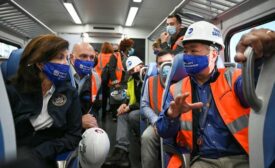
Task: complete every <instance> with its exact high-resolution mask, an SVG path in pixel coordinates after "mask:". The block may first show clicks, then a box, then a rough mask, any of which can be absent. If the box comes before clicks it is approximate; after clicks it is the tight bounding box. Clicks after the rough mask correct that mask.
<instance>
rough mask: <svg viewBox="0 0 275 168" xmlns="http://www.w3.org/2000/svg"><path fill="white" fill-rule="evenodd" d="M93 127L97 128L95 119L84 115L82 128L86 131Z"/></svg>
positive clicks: (89, 115)
mask: <svg viewBox="0 0 275 168" xmlns="http://www.w3.org/2000/svg"><path fill="white" fill-rule="evenodd" d="M94 127H98V125H97V121H96V118H95V117H94V116H93V115H91V114H84V115H83V116H82V128H84V129H88V128H94Z"/></svg>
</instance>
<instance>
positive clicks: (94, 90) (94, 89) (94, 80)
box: [90, 72, 101, 103]
mask: <svg viewBox="0 0 275 168" xmlns="http://www.w3.org/2000/svg"><path fill="white" fill-rule="evenodd" d="M90 79H91V102H92V103H93V102H94V101H95V99H96V96H97V94H98V90H99V88H100V85H101V78H100V77H99V75H98V74H97V73H96V72H92V73H91V78H90ZM99 99H101V95H99Z"/></svg>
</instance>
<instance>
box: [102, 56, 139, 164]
mask: <svg viewBox="0 0 275 168" xmlns="http://www.w3.org/2000/svg"><path fill="white" fill-rule="evenodd" d="M142 67H143V62H142V61H141V60H140V59H139V58H138V57H137V56H130V57H128V58H127V60H126V68H127V72H128V73H129V75H130V78H129V80H128V82H127V96H128V99H127V102H124V103H123V104H122V105H121V106H120V107H119V108H118V110H117V116H118V119H117V132H116V140H117V143H116V145H115V149H114V150H113V152H112V154H111V155H110V156H109V157H108V158H107V161H106V162H105V163H104V166H108V167H112V166H119V167H130V160H129V157H128V153H129V152H128V149H129V144H130V142H129V135H128V132H129V130H130V129H133V131H134V132H135V134H137V135H139V129H140V128H139V120H140V114H139V108H140V105H139V102H140V96H141V87H142V82H141V80H140V70H141V68H142Z"/></svg>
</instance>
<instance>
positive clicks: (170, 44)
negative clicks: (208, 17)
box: [160, 15, 186, 55]
mask: <svg viewBox="0 0 275 168" xmlns="http://www.w3.org/2000/svg"><path fill="white" fill-rule="evenodd" d="M166 25H167V27H166V32H163V33H161V35H160V39H161V44H160V47H161V49H162V50H166V51H171V52H172V53H173V54H174V55H176V54H178V53H180V52H182V50H183V47H182V44H181V41H182V39H183V37H184V34H185V32H186V27H184V28H182V26H181V17H180V16H179V15H169V16H168V17H167V20H166Z"/></svg>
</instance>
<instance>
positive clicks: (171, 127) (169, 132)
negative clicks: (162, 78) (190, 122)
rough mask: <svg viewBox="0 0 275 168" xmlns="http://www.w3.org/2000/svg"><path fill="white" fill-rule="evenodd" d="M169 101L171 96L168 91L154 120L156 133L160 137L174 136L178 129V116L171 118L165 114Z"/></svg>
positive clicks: (171, 98)
mask: <svg viewBox="0 0 275 168" xmlns="http://www.w3.org/2000/svg"><path fill="white" fill-rule="evenodd" d="M171 101H173V97H172V95H171V94H170V93H168V96H167V99H166V101H165V104H164V108H163V111H162V112H161V113H160V115H159V117H158V120H157V122H156V127H157V131H158V134H159V135H160V136H161V137H162V138H171V137H175V136H176V135H177V133H178V131H179V129H180V120H179V117H177V118H173V119H171V118H169V117H168V116H167V111H168V109H169V106H170V102H171Z"/></svg>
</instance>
